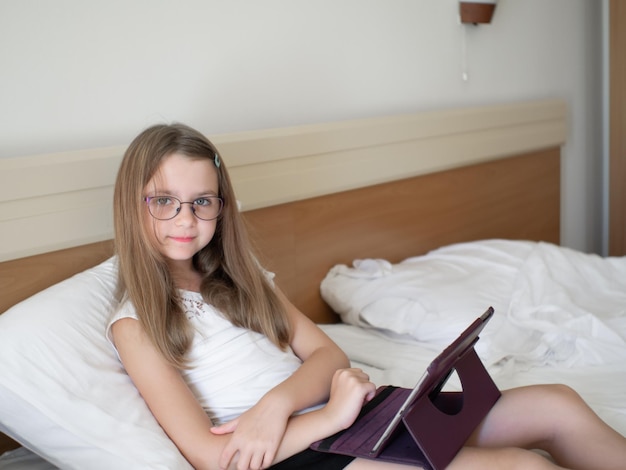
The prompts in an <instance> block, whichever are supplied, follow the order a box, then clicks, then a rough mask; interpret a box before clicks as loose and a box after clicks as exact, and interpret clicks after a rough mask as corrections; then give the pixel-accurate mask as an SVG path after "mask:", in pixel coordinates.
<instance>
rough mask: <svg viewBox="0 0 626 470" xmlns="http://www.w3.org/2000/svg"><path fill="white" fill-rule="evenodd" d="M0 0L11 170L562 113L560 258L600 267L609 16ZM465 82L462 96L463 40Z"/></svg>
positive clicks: (449, 6)
mask: <svg viewBox="0 0 626 470" xmlns="http://www.w3.org/2000/svg"><path fill="white" fill-rule="evenodd" d="M457 9H458V1H457V0H178V1H174V0H171V1H170V0H107V1H98V0H54V1H43V0H0V158H6V157H16V156H24V155H32V154H37V153H47V152H55V151H66V150H74V149H81V148H92V147H101V146H110V145H123V144H126V143H128V142H129V140H130V139H131V138H132V137H133V136H134V135H135V134H136V133H137V132H138V131H139V130H141V129H142V128H144V127H146V126H148V125H150V124H152V123H154V122H156V121H164V120H165V121H172V120H176V121H182V122H186V123H188V124H190V125H192V126H194V127H197V128H198V129H200V130H202V131H204V132H205V133H207V134H208V135H211V134H223V133H226V132H234V131H241V130H252V129H263V128H271V127H283V126H292V125H299V124H307V123H316V122H323V121H337V120H342V119H352V118H360V117H374V116H384V115H389V114H395V113H405V112H414V111H420V110H428V109H435V108H448V107H458V106H471V105H483V104H491V103H502V102H509V101H517V100H526V99H540V98H563V99H565V100H566V101H567V102H568V104H569V109H570V112H571V116H570V119H571V122H570V124H569V133H568V142H567V144H566V145H565V148H564V150H565V152H564V155H565V158H564V161H563V175H564V182H563V186H562V192H563V211H562V243H563V244H564V245H567V246H570V247H573V248H578V249H582V250H585V251H600V249H601V241H602V233H601V230H602V221H601V214H602V212H601V196H602V194H601V186H602V179H601V177H602V161H601V158H602V153H601V152H602V141H601V128H600V122H601V97H602V95H601V86H602V80H601V47H602V44H601V23H602V15H601V2H600V1H597V0H499V3H498V6H497V9H496V12H495V15H494V18H493V22H492V24H490V25H480V26H477V27H475V26H469V27H462V26H460V25H459V22H458V15H457ZM464 36H465V41H466V42H465V44H466V51H467V55H466V59H467V72H468V74H469V80H467V81H464V80H463V79H462V78H461V76H462V71H463V63H464V60H463V54H462V50H463V37H464Z"/></svg>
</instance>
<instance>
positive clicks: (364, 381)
mask: <svg viewBox="0 0 626 470" xmlns="http://www.w3.org/2000/svg"><path fill="white" fill-rule="evenodd" d="M375 393H376V385H374V384H373V383H372V382H370V380H369V376H368V375H367V374H366V373H365V372H363V371H362V370H361V369H339V370H338V371H337V372H335V375H334V376H333V381H332V384H331V386H330V399H329V400H328V403H327V404H326V407H325V408H326V410H327V411H328V416H329V417H330V418H331V419H332V420H333V421H335V423H336V425H337V426H338V429H337V431H341V430H343V429H346V428H348V427H350V426H351V425H352V423H354V421H355V420H356V418H357V416H358V415H359V413H360V411H361V408H362V407H363V404H364V403H366V402H368V401H370V400H371V399H372V398H373V397H374V394H375Z"/></svg>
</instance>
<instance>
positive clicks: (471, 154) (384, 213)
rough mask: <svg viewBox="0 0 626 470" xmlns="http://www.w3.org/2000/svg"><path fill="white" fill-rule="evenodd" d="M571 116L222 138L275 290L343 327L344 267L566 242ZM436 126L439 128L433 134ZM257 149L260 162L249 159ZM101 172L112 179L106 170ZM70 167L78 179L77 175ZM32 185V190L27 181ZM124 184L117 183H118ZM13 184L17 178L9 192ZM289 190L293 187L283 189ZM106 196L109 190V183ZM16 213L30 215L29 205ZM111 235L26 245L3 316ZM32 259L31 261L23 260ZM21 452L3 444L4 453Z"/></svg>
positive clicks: (95, 256) (546, 111) (344, 126)
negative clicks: (437, 251)
mask: <svg viewBox="0 0 626 470" xmlns="http://www.w3.org/2000/svg"><path fill="white" fill-rule="evenodd" d="M565 118H566V110H565V107H564V105H563V104H562V103H561V102H559V101H547V102H534V103H517V104H509V105H503V106H500V107H488V108H475V109H463V110H448V111H438V112H433V113H419V114H416V115H410V116H394V117H390V118H382V119H375V120H361V121H350V122H348V123H334V124H329V125H324V126H306V127H301V128H289V129H285V130H271V131H259V132H257V133H246V134H245V135H244V134H241V135H231V136H227V137H224V136H222V137H218V138H214V139H213V140H214V141H216V142H217V143H218V146H219V147H220V149H221V151H222V153H223V154H224V159H225V160H226V161H227V163H228V164H229V168H230V169H231V174H232V176H233V180H234V184H235V188H236V190H237V194H238V196H239V197H240V198H241V199H242V202H243V207H244V213H245V217H246V219H247V221H248V223H249V226H250V230H251V232H252V235H253V238H254V239H255V240H256V242H257V245H258V249H259V252H260V257H261V259H262V262H263V263H264V265H265V266H266V267H267V268H268V269H270V270H272V271H274V272H275V273H276V274H277V278H276V279H277V282H278V284H279V285H280V286H281V288H282V289H283V290H284V291H285V292H286V294H287V295H288V296H289V297H290V298H291V299H292V301H293V302H294V303H295V305H296V306H298V307H299V308H300V309H301V310H302V311H303V312H305V313H306V314H307V315H309V316H310V317H311V318H313V319H314V320H315V321H317V322H320V323H324V322H335V321H338V318H337V316H336V315H335V314H334V313H333V312H331V311H330V309H329V308H328V307H327V306H326V304H325V303H324V302H323V301H322V299H321V297H320V294H319V285H320V281H321V280H322V278H323V277H324V276H325V275H326V273H327V272H328V270H329V269H330V268H331V267H332V266H333V265H334V264H338V263H345V264H349V263H351V262H352V260H354V259H356V258H366V257H375V258H384V259H387V260H389V261H392V262H397V261H400V260H401V259H404V258H406V257H409V256H415V255H419V254H423V253H425V252H427V251H429V250H431V249H434V248H437V247H440V246H443V245H447V244H450V243H454V242H461V241H470V240H478V239H484V238H509V239H528V240H545V241H550V242H553V243H559V240H560V224H559V221H560V215H559V214H560V158H561V152H560V147H561V145H562V144H563V143H564V140H565V128H566V123H565V120H566V119H565ZM433 121H435V122H436V123H439V126H433ZM446 123H447V125H452V126H453V130H450V128H449V127H446ZM442 126H443V127H442ZM379 127H381V128H383V129H384V132H381V131H380V129H379ZM442 129H448V131H447V132H443V131H442ZM377 132H378V134H377ZM372 134H375V135H374V136H372ZM320 139H321V140H322V142H321V143H320V142H319V141H318V140H320ZM220 142H221V144H220ZM286 148H288V149H291V150H289V151H287V150H286ZM255 149H256V150H257V151H258V152H259V153H260V154H261V160H262V162H261V163H258V162H257V161H256V160H250V158H251V157H247V156H246V155H248V154H249V153H248V152H252V151H253V150H255ZM303 149H304V150H303ZM118 150H119V149H118ZM272 150H273V152H274V153H272ZM394 152H395V153H394ZM117 153H119V152H110V151H108V150H107V152H105V154H106V155H109V156H110V155H114V156H112V157H110V160H111V161H113V162H118V161H119V155H117ZM270 154H272V155H275V158H274V157H272V158H270V157H269V156H268V155H270ZM115 155H116V156H115ZM231 156H232V157H233V158H232V159H231V158H230V157H231ZM106 158H109V157H106ZM15 160H16V161H13V162H11V163H10V164H9V165H8V166H7V167H8V168H9V169H10V170H11V169H13V170H14V169H15V168H19V165H18V166H16V165H17V163H16V162H17V160H18V159H15ZM52 160H54V161H57V159H56V157H54V158H52ZM58 160H59V161H62V162H63V165H65V164H66V163H67V162H68V158H64V159H58ZM69 160H71V158H70V159H69ZM95 160H96V161H95V163H94V164H97V165H98V168H101V167H102V164H103V163H102V160H98V159H95ZM107 161H108V160H107ZM231 161H232V162H234V164H233V163H231ZM81 163H84V162H81ZM29 164H31V165H32V162H30V163H29ZM2 165H3V163H2V161H1V160H0V175H3V176H2V177H0V188H2V187H3V186H2V185H3V184H4V183H5V182H7V181H8V179H9V178H10V179H11V180H13V179H15V178H17V177H18V176H19V175H20V173H19V172H17V171H13V173H11V172H9V173H10V175H9V176H7V175H8V173H6V172H4V170H3V167H2ZM7 167H5V168H7ZM63 169H64V171H67V166H63ZM22 173H24V174H25V176H24V178H25V179H27V178H31V176H30V173H28V174H26V173H27V172H25V171H22ZM52 173H53V174H54V171H53V172H52ZM47 174H48V175H49V174H50V172H47ZM307 175H309V177H307ZM113 176H114V172H113V173H112V175H109V179H111V178H112V177H113ZM3 177H4V178H8V179H6V180H4V181H2V178H3ZM63 178H65V177H63ZM82 180H83V181H84V178H82ZM281 181H291V182H292V183H293V184H291V185H287V186H285V184H284V183H281ZM29 182H31V183H32V181H29ZM63 182H67V180H65V179H63ZM11 184H12V186H11V187H13V188H14V187H15V184H14V183H13V181H12V183H11ZM17 184H19V181H18V182H17ZM94 184H95V183H94ZM97 184H98V185H100V186H98V189H97V190H98V191H100V188H101V185H102V182H101V181H100V180H98V183H97ZM108 184H110V185H112V184H113V181H110V182H109V183H108ZM281 185H282V186H281ZM89 190H90V188H87V189H85V191H89ZM68 191H69V190H68ZM76 191H78V190H76V189H71V191H69V192H71V193H74V192H76ZM80 191H82V190H80ZM80 191H78V192H79V194H78V195H77V196H76V197H77V198H80ZM9 192H10V191H9V190H2V189H0V198H2V197H4V199H0V204H4V205H5V208H6V206H7V205H9V204H13V203H14V201H13V200H9V199H8V196H7V194H9ZM59 192H60V191H59ZM14 194H15V193H11V195H12V196H13V195H14ZM98 195H99V196H98V197H97V198H96V199H97V201H99V202H101V199H102V195H101V193H98ZM23 197H24V199H28V198H32V197H33V196H32V195H28V194H25V195H24V196H23ZM37 197H39V196H37ZM15 204H17V205H18V206H19V207H26V206H25V204H24V203H23V201H21V202H20V201H17V202H16V203H15ZM20 204H21V205H20ZM106 204H109V205H110V200H107V202H106ZM16 207H17V206H16ZM70 207H71V204H70ZM76 207H77V209H76V210H77V211H78V210H82V209H81V208H80V207H79V205H78V204H77V205H76ZM93 210H94V209H93V208H92V209H91V211H93ZM104 212H106V211H104ZM20 215H21V219H20V218H19V217H17V216H16V219H15V220H16V222H15V223H16V224H24V223H25V222H24V220H23V219H24V217H26V218H28V217H31V218H32V219H33V224H37V222H38V219H37V217H39V215H38V214H37V213H35V212H33V213H32V214H29V213H27V214H26V216H25V215H24V213H21V214H20ZM73 215H75V214H73ZM70 216H72V214H70ZM18 219H19V220H18ZM10 222H11V221H10V220H9V221H8V223H10ZM1 223H5V224H6V223H7V221H6V220H5V221H2V222H1ZM108 224H109V225H107V224H106V223H105V224H104V229H103V230H101V238H102V239H101V240H98V241H95V242H93V243H83V242H84V241H85V240H89V237H92V236H93V235H92V234H89V237H86V238H85V240H83V241H82V242H79V243H77V242H76V241H75V239H71V240H70V241H69V242H68V246H66V247H63V244H62V243H59V242H56V241H55V245H54V246H55V249H49V248H48V247H49V246H50V245H49V244H48V245H46V244H41V245H38V244H37V243H38V241H37V239H35V242H34V243H31V244H30V245H28V243H29V242H28V241H26V242H24V243H23V240H18V239H17V238H16V240H15V242H14V245H15V246H16V249H15V250H14V253H13V255H12V254H11V253H10V252H9V253H8V254H7V253H4V254H3V255H2V256H3V257H4V258H0V259H4V261H3V262H0V289H1V295H0V312H3V311H5V310H6V309H7V308H9V307H10V306H11V305H13V304H15V303H17V302H19V301H20V300H22V299H24V298H26V297H28V296H29V295H32V294H33V293H35V292H37V291H39V290H42V289H43V288H45V287H47V286H49V285H52V284H54V283H56V282H58V281H60V280H62V279H65V278H67V277H69V276H71V275H73V274H75V273H77V272H80V271H82V270H84V269H86V268H88V267H91V266H94V265H95V264H97V263H99V262H101V261H103V260H104V259H106V258H107V257H109V256H111V255H112V254H113V244H112V242H111V241H110V227H109V226H110V223H108ZM1 228H3V227H2V226H1V225H0V229H1ZM5 228H6V227H5ZM77 230H78V229H77V225H76V224H74V226H72V227H70V231H71V233H72V236H75V235H76V231H77ZM90 230H93V227H90ZM107 230H109V232H107ZM4 233H11V230H8V232H7V231H5V232H4ZM61 235H62V234H61ZM39 236H40V238H41V235H39ZM61 238H63V237H62V236H61ZM48 241H49V240H48ZM48 241H47V242H46V243H48ZM20 243H22V245H20ZM18 245H19V246H18ZM74 245H78V246H74ZM42 247H43V248H42ZM56 248H62V249H56ZM29 250H30V253H34V254H31V255H30V256H23V255H24V254H25V253H28V252H29ZM12 258H13V259H12ZM13 445H14V444H13V443H11V442H10V441H9V440H7V438H6V437H4V436H0V453H1V452H2V451H3V450H6V449H8V448H10V447H12V446H13Z"/></svg>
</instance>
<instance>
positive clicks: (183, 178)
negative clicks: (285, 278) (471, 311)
mask: <svg viewBox="0 0 626 470" xmlns="http://www.w3.org/2000/svg"><path fill="white" fill-rule="evenodd" d="M114 218H115V239H116V249H117V254H118V258H119V296H120V307H119V309H118V310H117V312H116V313H115V314H114V316H113V318H112V319H111V321H110V325H109V330H108V335H109V338H110V339H111V341H112V342H113V344H114V346H115V347H116V349H117V351H118V354H119V357H120V358H121V360H122V362H123V364H124V367H125V369H126V370H127V372H128V374H129V375H130V377H131V378H132V380H133V382H134V384H135V385H136V387H137V389H138V390H139V392H140V393H141V395H142V396H143V398H144V399H145V401H146V403H147V404H148V406H149V407H150V410H151V411H152V413H153V414H154V416H155V417H156V419H157V420H158V422H159V423H160V425H161V426H162V428H163V429H164V430H165V432H166V433H167V434H168V436H169V437H170V438H171V439H172V440H173V441H174V443H175V444H176V445H177V446H178V448H179V449H180V451H181V452H182V453H183V455H184V456H185V457H186V458H187V459H188V461H189V462H190V463H191V464H192V465H193V466H194V467H195V468H198V469H203V468H208V469H217V468H219V469H226V468H236V469H239V470H244V469H260V468H269V467H270V466H271V468H276V469H285V470H286V469H307V468H316V469H319V468H323V469H341V468H349V469H351V470H358V469H370V468H377V469H400V468H406V467H403V466H400V465H396V464H388V463H383V462H378V461H369V460H360V459H352V458H350V457H344V456H338V455H330V454H323V453H317V452H314V451H311V450H308V446H309V445H310V444H311V443H312V442H314V441H316V440H319V439H322V438H324V437H327V436H329V435H331V434H334V433H335V432H338V431H340V430H343V429H345V428H346V427H348V426H350V425H351V424H352V422H353V421H354V420H355V419H356V416H357V415H358V413H359V411H360V409H361V407H362V405H363V403H364V402H365V401H367V400H369V399H370V398H371V397H372V396H373V394H374V391H375V386H374V384H372V383H371V382H370V381H369V378H368V377H367V375H366V374H364V373H363V372H362V371H360V370H358V369H350V368H349V361H348V358H347V357H346V356H345V354H344V353H343V352H342V351H341V350H340V349H339V347H338V346H337V345H335V344H334V343H333V342H332V341H331V340H330V338H328V337H327V336H326V335H325V334H324V333H323V332H322V331H321V330H320V329H319V328H317V326H316V325H315V324H313V323H312V322H311V321H310V320H309V319H307V317H306V316H305V315H304V314H302V313H301V312H300V311H298V310H297V309H296V308H295V307H294V306H293V305H292V304H291V303H290V302H289V301H288V300H287V299H286V298H285V296H284V295H283V294H282V293H281V291H280V290H279V289H278V288H277V287H276V286H274V283H273V279H272V275H271V274H270V273H268V272H266V271H264V270H263V269H262V268H261V267H260V266H259V264H258V262H257V260H256V258H255V257H254V255H253V254H252V248H251V244H250V242H249V240H248V239H247V236H246V231H245V228H244V223H243V220H242V217H241V215H240V213H239V211H238V208H237V202H236V199H235V194H234V191H233V188H232V185H231V182H230V179H229V176H228V172H227V170H226V166H225V164H224V162H223V161H222V159H221V157H220V155H219V152H218V151H217V149H216V148H215V147H214V146H213V145H212V144H211V142H209V141H208V140H207V139H206V138H205V137H204V136H202V135H201V134H200V133H198V132H196V131H195V130H193V129H191V128H189V127H186V126H184V125H158V126H154V127H151V128H149V129H147V130H145V131H144V132H142V133H141V134H140V135H139V136H138V137H137V138H136V139H135V140H134V141H133V142H132V143H131V145H130V146H129V148H128V150H127V151H126V154H125V156H124V159H123V161H122V164H121V167H120V170H119V173H118V177H117V181H116V184H115V193H114ZM533 448H539V449H543V450H544V451H546V452H548V453H549V454H550V455H551V457H552V459H553V460H549V459H547V458H544V457H542V456H540V455H539V454H537V453H535V452H532V451H529V450H526V449H533ZM554 462H556V463H554ZM624 462H626V440H625V439H624V437H622V436H621V435H619V434H618V433H616V432H615V431H613V430H612V429H611V428H609V427H608V426H607V425H605V424H604V423H603V422H602V421H601V420H600V419H599V418H598V417H597V416H596V415H595V414H594V413H593V412H592V411H591V410H590V409H589V408H588V407H587V406H586V405H585V403H584V402H583V401H582V400H581V399H580V397H579V396H578V395H577V394H575V393H574V392H573V391H572V390H570V389H568V388H566V387H563V386H533V387H525V388H519V389H514V390H509V391H505V392H503V394H502V397H501V398H500V400H499V401H498V402H497V403H496V405H495V406H494V407H493V409H492V410H491V412H490V413H489V414H488V415H487V417H486V418H485V419H484V421H483V422H482V423H481V424H480V425H479V426H478V428H477V429H476V430H475V431H474V433H473V435H472V436H471V437H470V439H469V440H468V442H467V445H466V447H464V448H463V449H462V450H461V451H460V452H459V453H458V454H457V456H456V457H455V459H454V460H453V461H452V463H451V464H450V466H449V468H450V469H457V468H463V469H472V468H476V469H484V468H506V469H512V468H524V469H529V468H538V469H539V468H546V469H549V468H562V467H558V466H557V464H558V465H562V466H564V467H568V468H594V469H604V468H606V469H609V468H619V467H623V464H624Z"/></svg>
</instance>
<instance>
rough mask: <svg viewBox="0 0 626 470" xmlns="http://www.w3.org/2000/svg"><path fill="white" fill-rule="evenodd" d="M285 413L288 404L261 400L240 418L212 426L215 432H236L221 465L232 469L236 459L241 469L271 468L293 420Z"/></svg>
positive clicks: (223, 467)
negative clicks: (274, 403) (231, 466)
mask: <svg viewBox="0 0 626 470" xmlns="http://www.w3.org/2000/svg"><path fill="white" fill-rule="evenodd" d="M278 405H280V404H278ZM285 414H286V413H285V410H284V407H281V406H272V405H271V404H268V403H267V402H264V401H263V400H261V401H260V402H259V403H258V404H257V405H255V406H253V407H252V408H250V409H249V410H248V411H246V412H245V413H243V414H242V415H241V416H239V417H238V418H237V419H234V420H233V421H230V422H228V423H224V424H222V425H221V426H215V427H213V428H211V432H212V433H213V434H229V433H232V436H231V439H230V441H229V443H228V444H227V445H226V447H225V448H224V451H223V452H222V455H221V456H220V460H219V465H220V468H221V469H226V468H230V467H229V465H230V464H231V462H233V461H235V460H236V467H235V468H237V470H248V469H261V468H267V467H269V466H270V465H271V464H272V462H273V461H274V458H275V457H276V451H277V450H278V446H279V445H280V443H281V441H282V439H283V435H284V434H285V429H286V427H287V420H288V419H289V415H287V416H285Z"/></svg>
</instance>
